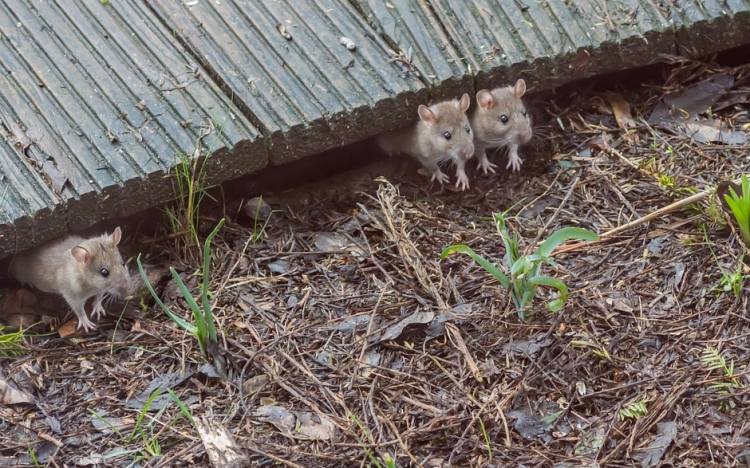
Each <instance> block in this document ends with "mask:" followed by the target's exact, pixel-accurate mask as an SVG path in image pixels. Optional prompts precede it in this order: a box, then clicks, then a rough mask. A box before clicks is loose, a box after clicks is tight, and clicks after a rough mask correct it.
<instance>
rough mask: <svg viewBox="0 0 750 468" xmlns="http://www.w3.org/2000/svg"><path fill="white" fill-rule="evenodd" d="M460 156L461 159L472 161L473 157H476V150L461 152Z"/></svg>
mask: <svg viewBox="0 0 750 468" xmlns="http://www.w3.org/2000/svg"><path fill="white" fill-rule="evenodd" d="M459 156H461V159H471V157H472V156H474V148H473V147H471V148H469V149H465V150H463V151H461V154H460V155H459Z"/></svg>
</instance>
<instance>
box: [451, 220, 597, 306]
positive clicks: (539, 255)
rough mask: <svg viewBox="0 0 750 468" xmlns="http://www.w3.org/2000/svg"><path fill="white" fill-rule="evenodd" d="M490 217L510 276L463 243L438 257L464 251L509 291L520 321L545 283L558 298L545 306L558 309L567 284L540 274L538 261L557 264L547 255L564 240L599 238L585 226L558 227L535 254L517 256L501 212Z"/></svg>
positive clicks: (515, 238) (515, 236) (514, 241)
mask: <svg viewBox="0 0 750 468" xmlns="http://www.w3.org/2000/svg"><path fill="white" fill-rule="evenodd" d="M494 217H495V222H496V223H497V230H498V232H499V233H500V237H501V238H502V240H503V243H504V244H505V257H504V261H505V267H506V268H507V269H508V271H510V276H506V275H505V273H503V271H502V270H500V268H499V267H497V266H495V265H493V264H492V263H490V262H489V261H487V260H486V259H485V258H484V257H482V256H481V255H479V254H477V253H476V252H474V251H473V250H472V249H471V248H470V247H468V246H466V245H454V246H451V247H448V248H446V249H444V250H443V251H442V253H441V254H440V259H441V260H443V259H445V257H447V256H448V255H450V254H452V253H454V252H461V253H465V254H466V255H468V256H469V257H471V258H472V260H474V261H475V262H477V263H478V264H479V266H481V267H482V268H484V269H485V270H487V272H489V273H490V274H491V275H492V276H493V277H495V279H496V280H497V281H498V282H499V283H500V284H501V285H502V286H503V287H504V288H505V289H507V290H508V291H509V292H510V296H511V299H512V300H513V304H514V305H515V306H516V311H517V312H518V316H519V317H520V318H521V320H526V312H527V310H528V309H529V307H531V304H532V302H533V300H534V296H535V295H536V291H537V289H538V287H539V286H547V287H551V288H555V289H557V290H558V291H559V293H560V295H559V297H558V298H556V299H553V300H552V301H550V302H548V303H547V308H548V309H549V310H550V311H553V312H554V311H557V310H560V309H561V308H562V306H563V305H565V302H566V301H567V299H568V287H567V286H566V285H565V283H563V282H562V281H560V280H558V279H556V278H552V277H550V276H541V275H540V274H539V271H540V270H541V267H542V263H548V264H550V265H552V266H553V267H557V264H556V263H555V262H554V260H552V258H550V255H551V254H552V252H553V251H554V250H555V249H556V248H557V247H558V246H559V245H560V244H562V243H563V242H565V241H566V240H569V239H580V240H586V241H594V240H597V239H599V236H597V235H596V234H595V233H593V232H591V231H589V230H586V229H581V228H573V227H568V228H562V229H559V230H557V231H555V232H554V233H553V234H552V235H551V236H550V237H549V238H548V239H547V240H546V241H544V242H542V244H541V245H540V246H539V248H538V249H537V250H536V252H535V253H533V254H531V255H520V253H519V248H518V244H519V237H518V233H517V232H514V233H513V236H512V237H511V236H510V234H509V232H508V228H507V226H506V224H505V217H504V216H503V214H502V213H495V215H494Z"/></svg>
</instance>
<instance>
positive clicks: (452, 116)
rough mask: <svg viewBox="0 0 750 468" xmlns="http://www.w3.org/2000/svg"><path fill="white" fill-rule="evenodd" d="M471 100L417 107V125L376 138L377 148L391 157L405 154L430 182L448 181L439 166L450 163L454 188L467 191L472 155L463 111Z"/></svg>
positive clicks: (472, 143)
mask: <svg viewBox="0 0 750 468" xmlns="http://www.w3.org/2000/svg"><path fill="white" fill-rule="evenodd" d="M470 105H471V98H470V97H469V95H468V94H466V93H464V95H463V96H461V99H459V100H455V99H454V100H452V101H444V102H440V103H437V104H434V105H432V106H429V107H428V106H425V105H420V106H419V108H418V109H417V112H418V113H419V121H418V122H417V124H416V125H415V126H414V127H411V128H407V129H403V130H396V131H392V132H387V133H384V134H383V135H381V136H380V138H378V144H379V145H380V147H381V148H382V149H383V151H385V152H386V153H388V155H390V156H392V155H394V154H397V153H404V154H408V155H409V156H411V157H413V158H415V159H417V161H419V162H420V163H422V165H423V166H424V167H425V168H426V169H427V170H429V171H430V173H431V174H432V178H431V179H430V181H433V180H438V181H439V182H440V183H441V184H446V183H448V182H450V177H449V176H448V175H447V174H445V173H443V171H441V170H440V165H441V164H443V163H444V162H446V161H451V162H453V164H455V165H456V179H457V180H456V187H458V188H460V189H461V190H466V189H468V188H469V178H468V177H467V176H466V170H465V169H464V168H465V167H466V161H467V160H469V159H470V158H471V157H472V156H473V155H474V135H473V131H472V129H471V125H470V124H469V118H468V117H467V115H466V111H467V110H468V109H469V106H470Z"/></svg>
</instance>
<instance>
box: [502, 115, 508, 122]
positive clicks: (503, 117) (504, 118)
mask: <svg viewBox="0 0 750 468" xmlns="http://www.w3.org/2000/svg"><path fill="white" fill-rule="evenodd" d="M500 122H502V123H508V116H507V115H505V114H503V115H501V116H500Z"/></svg>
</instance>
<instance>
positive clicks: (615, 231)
mask: <svg viewBox="0 0 750 468" xmlns="http://www.w3.org/2000/svg"><path fill="white" fill-rule="evenodd" d="M741 181H742V178H741V177H740V178H738V179H735V180H734V183H736V184H738V183H740V182H741ZM715 191H716V187H711V188H710V189H706V190H704V191H702V192H700V193H696V194H695V195H691V196H689V197H687V198H683V199H682V200H679V201H676V202H674V203H672V204H671V205H667V206H665V207H663V208H659V209H658V210H656V211H654V212H651V213H649V214H647V215H646V216H643V217H641V218H638V219H636V220H634V221H631V222H629V223H625V224H623V225H622V226H617V227H616V228H614V229H610V230H609V231H607V232H605V233H603V234H601V235H600V236H599V240H598V241H593V242H577V243H575V244H569V245H565V246H560V247H559V248H558V249H557V250H556V251H555V252H553V253H552V256H555V255H558V254H561V253H564V252H570V251H573V250H578V249H579V248H581V247H583V246H584V245H591V244H596V243H599V242H604V241H605V240H607V238H609V237H612V236H614V235H615V234H620V233H621V232H624V231H627V230H628V229H631V228H634V227H637V226H640V225H641V224H643V223H647V222H649V221H653V220H654V219H656V218H659V217H661V216H664V215H665V214H669V213H672V212H674V211H677V210H679V209H681V208H683V207H685V206H687V205H691V204H693V203H696V202H699V201H701V200H703V199H704V198H706V197H708V196H710V195H712V194H713V193H714V192H715Z"/></svg>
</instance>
